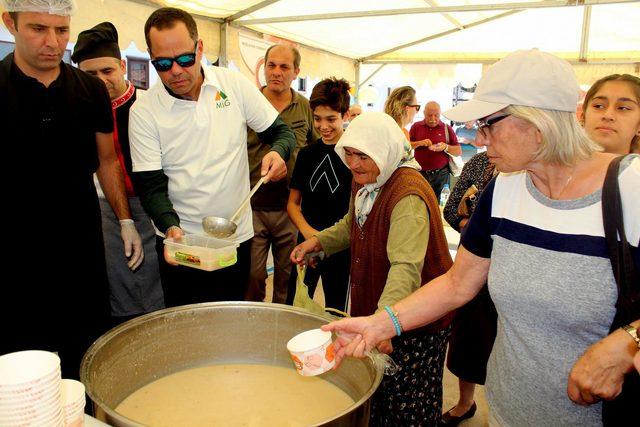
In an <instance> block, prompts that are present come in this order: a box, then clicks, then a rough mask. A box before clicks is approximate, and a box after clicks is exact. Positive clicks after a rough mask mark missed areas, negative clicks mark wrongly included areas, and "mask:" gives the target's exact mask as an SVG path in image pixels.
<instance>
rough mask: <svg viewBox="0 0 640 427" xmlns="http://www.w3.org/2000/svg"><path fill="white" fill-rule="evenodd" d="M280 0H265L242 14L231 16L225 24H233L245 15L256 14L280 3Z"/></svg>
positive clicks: (242, 11)
mask: <svg viewBox="0 0 640 427" xmlns="http://www.w3.org/2000/svg"><path fill="white" fill-rule="evenodd" d="M279 1H280V0H264V1H261V2H260V3H256V4H254V5H253V6H251V7H248V8H246V9H243V10H241V11H240V12H236V13H234V14H233V15H231V16H228V17H226V18H225V19H224V21H225V22H231V21H235V20H236V19H238V18H242V17H243V16H245V15H248V14H250V13H253V12H255V11H256V10H260V9H262V8H265V7H267V6H270V5H272V4H273V3H278V2H279Z"/></svg>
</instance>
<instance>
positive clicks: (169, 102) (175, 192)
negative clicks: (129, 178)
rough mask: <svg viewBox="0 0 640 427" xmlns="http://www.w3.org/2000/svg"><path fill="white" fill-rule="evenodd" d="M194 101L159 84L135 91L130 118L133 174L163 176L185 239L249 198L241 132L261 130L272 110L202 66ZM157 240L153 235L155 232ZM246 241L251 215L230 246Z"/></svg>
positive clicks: (245, 86) (226, 74)
mask: <svg viewBox="0 0 640 427" xmlns="http://www.w3.org/2000/svg"><path fill="white" fill-rule="evenodd" d="M202 68H203V70H204V83H203V85H202V88H201V90H200V96H199V98H198V100H197V101H188V100H182V99H178V98H175V97H174V96H172V95H170V94H169V92H167V89H166V88H165V86H164V85H163V84H162V82H161V81H158V83H157V84H156V85H154V86H153V87H152V88H151V89H150V90H149V91H147V92H146V93H145V92H142V91H141V92H139V93H138V99H137V101H136V103H135V104H134V105H133V106H132V107H131V112H130V117H129V140H130V144H131V160H132V163H133V171H134V172H144V171H156V170H163V172H164V173H165V174H166V175H167V177H168V178H169V199H170V200H171V202H172V203H173V207H174V209H175V210H176V212H177V214H178V216H179V217H180V226H181V227H182V229H183V230H185V232H186V233H189V234H203V230H202V218H204V217H205V216H218V217H223V218H230V217H231V215H232V214H233V213H234V212H235V210H236V209H237V208H238V207H239V206H240V203H241V202H242V200H243V199H244V197H245V196H247V195H248V193H249V162H248V157H247V126H249V127H250V128H251V129H253V130H255V131H256V132H262V131H264V130H266V129H267V128H268V127H269V126H271V124H272V123H273V122H274V121H275V120H276V118H277V116H278V112H277V111H276V110H275V108H273V106H272V105H271V104H270V103H269V101H267V99H266V98H265V97H264V96H263V95H262V94H261V93H260V92H259V91H258V89H257V88H256V87H255V86H254V85H253V84H251V82H250V81H249V79H247V78H246V77H244V76H243V75H242V74H240V73H238V72H235V71H231V70H228V69H226V68H220V67H215V66H205V65H203V67H202ZM159 234H160V233H159ZM252 237H253V224H252V217H251V209H250V208H247V209H246V211H245V212H244V213H243V214H242V215H241V218H240V220H239V223H238V230H237V231H236V234H235V235H234V239H235V240H236V242H238V243H240V242H244V241H246V240H248V239H250V238H252Z"/></svg>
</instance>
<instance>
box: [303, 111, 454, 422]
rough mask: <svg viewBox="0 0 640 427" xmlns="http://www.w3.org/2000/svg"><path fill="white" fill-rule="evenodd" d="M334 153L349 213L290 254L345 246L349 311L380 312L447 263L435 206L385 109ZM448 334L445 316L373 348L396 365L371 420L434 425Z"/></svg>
mask: <svg viewBox="0 0 640 427" xmlns="http://www.w3.org/2000/svg"><path fill="white" fill-rule="evenodd" d="M336 153H337V154H338V155H339V156H340V158H341V159H342V161H343V162H344V163H345V164H346V165H347V167H348V168H349V169H350V170H351V172H352V174H353V190H352V199H351V203H350V208H349V212H348V213H347V215H346V216H345V217H344V218H343V219H342V220H340V221H339V222H338V223H336V224H335V225H334V226H333V227H330V228H328V229H326V230H324V231H322V232H320V233H318V234H317V235H315V236H314V237H311V238H310V239H308V240H306V241H305V242H303V243H302V244H300V245H298V246H297V247H296V248H295V249H294V251H293V252H292V254H291V260H292V261H293V262H295V263H298V264H300V263H302V262H303V259H304V256H305V254H307V253H310V252H316V251H324V252H325V253H326V254H327V255H328V256H331V255H332V254H335V253H338V252H339V251H341V250H344V249H346V248H349V247H350V248H351V283H350V286H351V288H350V302H351V314H352V315H355V316H362V315H369V314H373V313H375V312H378V311H382V312H384V311H385V310H389V309H390V308H389V307H391V306H392V305H393V304H395V303H396V302H398V301H399V300H401V299H402V298H404V297H406V296H407V295H409V294H410V293H411V292H413V291H415V290H416V289H418V288H419V287H420V284H422V283H426V282H428V281H429V279H430V278H434V277H437V276H438V275H440V274H443V273H444V272H445V271H447V270H448V268H449V267H450V266H451V257H450V255H449V251H448V247H447V242H446V238H445V236H444V230H443V228H442V221H441V219H440V211H439V209H438V204H437V202H436V200H435V196H434V194H433V191H432V190H431V188H429V185H428V184H427V182H426V181H425V180H424V179H423V178H422V176H421V175H420V174H419V173H418V171H417V170H416V169H415V168H416V167H417V164H416V163H415V162H413V160H412V159H413V157H412V154H411V153H412V150H411V147H410V146H409V142H408V141H407V140H406V138H405V137H404V135H403V134H402V132H401V131H400V128H399V127H398V125H397V124H396V123H395V122H394V121H393V119H392V118H391V117H389V116H388V115H386V114H383V113H364V114H362V115H361V116H360V117H358V118H357V119H356V120H354V121H353V122H352V123H351V124H350V125H349V127H348V128H347V130H346V131H345V133H344V135H343V136H342V138H340V141H339V142H338V144H337V145H336ZM444 314H446V313H443V315H444ZM441 317H442V316H441ZM448 335H449V319H448V318H446V317H445V318H443V319H441V320H440V321H439V322H437V323H436V324H434V325H431V326H430V327H429V328H426V329H425V328H422V329H420V330H416V331H414V332H411V333H408V334H405V335H403V336H402V337H395V338H393V340H392V341H385V342H383V343H381V344H380V345H379V346H378V348H379V349H380V350H381V351H384V352H387V353H388V352H390V351H393V353H392V356H393V359H394V361H396V362H397V364H398V365H399V371H398V372H397V373H396V374H395V375H393V376H385V378H384V379H383V382H382V385H381V387H380V388H379V389H378V392H377V393H376V395H375V397H374V400H373V405H372V411H371V420H370V424H371V425H386V426H388V425H436V424H437V423H438V420H439V419H440V415H441V406H442V370H443V364H444V357H445V350H446V342H447V338H448Z"/></svg>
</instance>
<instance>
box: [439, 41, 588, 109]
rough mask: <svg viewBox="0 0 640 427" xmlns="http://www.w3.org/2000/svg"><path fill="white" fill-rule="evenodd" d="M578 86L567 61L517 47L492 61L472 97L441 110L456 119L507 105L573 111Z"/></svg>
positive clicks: (578, 89) (577, 96) (548, 54)
mask: <svg viewBox="0 0 640 427" xmlns="http://www.w3.org/2000/svg"><path fill="white" fill-rule="evenodd" d="M579 96H580V87H579V86H578V82H577V79H576V74H575V72H574V71H573V68H572V67H571V65H570V64H569V63H568V62H567V61H565V60H564V59H560V58H558V57H557V56H554V55H551V54H550V53H546V52H541V51H539V50H538V49H531V50H518V51H515V52H513V53H510V54H509V55H507V56H505V57H504V58H502V59H501V60H500V61H498V62H496V63H495V64H493V65H492V66H491V67H490V68H489V69H488V70H487V71H486V73H485V74H484V75H483V76H482V78H481V79H480V82H479V83H478V87H477V88H476V91H475V93H474V95H473V99H471V100H469V101H466V102H463V103H462V104H458V105H456V106H455V107H453V108H452V109H450V110H447V111H445V112H444V113H443V115H444V116H445V117H447V118H448V119H450V120H453V121H456V122H468V121H470V120H477V119H481V118H483V117H487V116H488V115H491V114H493V113H495V112H497V111H500V110H502V109H503V108H505V107H507V106H509V105H523V106H526V107H535V108H541V109H543V110H558V111H570V112H575V111H576V107H577V105H578V99H579Z"/></svg>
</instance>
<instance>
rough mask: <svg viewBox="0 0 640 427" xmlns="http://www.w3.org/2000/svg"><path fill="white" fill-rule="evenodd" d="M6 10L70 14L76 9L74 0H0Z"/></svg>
mask: <svg viewBox="0 0 640 427" xmlns="http://www.w3.org/2000/svg"><path fill="white" fill-rule="evenodd" d="M0 2H2V6H3V7H4V8H5V9H6V10H7V12H40V13H48V14H50V15H61V16H71V15H73V14H74V13H75V11H76V2H75V0H0Z"/></svg>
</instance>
